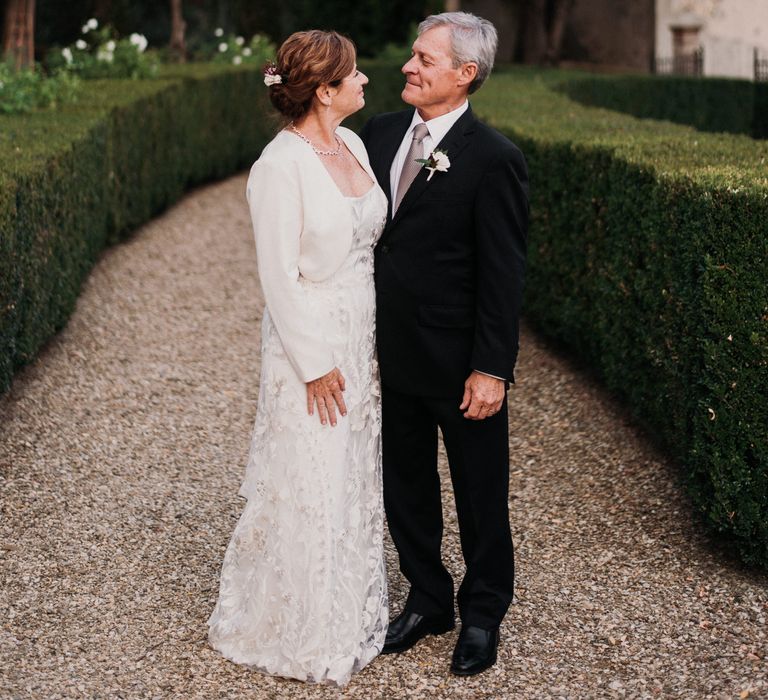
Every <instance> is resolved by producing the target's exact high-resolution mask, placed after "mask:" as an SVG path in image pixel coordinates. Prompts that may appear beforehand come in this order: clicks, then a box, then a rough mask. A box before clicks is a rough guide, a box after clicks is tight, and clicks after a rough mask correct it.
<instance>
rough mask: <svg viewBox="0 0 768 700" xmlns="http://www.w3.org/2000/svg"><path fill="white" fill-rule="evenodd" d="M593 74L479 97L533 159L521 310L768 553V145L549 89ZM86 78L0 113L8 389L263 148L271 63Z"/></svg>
mask: <svg viewBox="0 0 768 700" xmlns="http://www.w3.org/2000/svg"><path fill="white" fill-rule="evenodd" d="M361 63H362V65H361V68H362V70H364V71H365V72H366V73H367V75H368V76H369V78H370V80H371V82H370V84H369V86H368V87H367V88H366V102H367V104H366V108H365V110H363V112H362V113H360V114H358V115H355V117H354V118H352V119H350V120H349V121H348V122H345V124H346V125H348V126H351V127H353V128H359V127H360V126H361V125H362V123H363V122H364V120H365V119H366V118H367V116H368V115H370V114H372V113H376V112H381V111H387V110H396V109H401V108H402V107H403V104H402V103H401V102H400V100H399V93H400V90H401V89H402V85H403V77H402V75H401V74H400V73H399V70H398V68H399V67H398V66H392V65H383V64H377V63H372V62H361ZM579 77H583V74H576V73H565V72H547V73H540V72H538V71H532V70H514V71H503V70H502V71H500V72H498V73H497V74H496V75H494V77H493V78H492V79H491V80H490V81H489V83H488V85H487V86H485V87H484V88H483V89H482V90H481V91H480V92H479V93H477V95H475V96H473V98H472V103H473V106H474V109H475V110H476V112H477V113H478V115H479V116H480V117H481V118H483V119H485V120H486V121H487V122H489V123H490V124H492V125H493V126H495V127H497V128H498V129H500V130H501V131H503V132H504V133H506V134H508V135H509V137H510V138H511V139H512V140H513V141H515V142H516V143H517V144H518V145H519V146H520V147H521V148H522V150H523V152H524V153H525V155H526V158H527V160H528V164H529V170H530V173H531V192H532V200H531V230H530V244H529V262H528V275H527V283H526V290H527V291H526V300H525V305H524V311H525V314H526V316H527V317H528V318H529V319H530V320H531V321H532V322H533V323H534V324H535V325H536V327H537V328H539V329H540V330H542V331H543V332H544V333H545V334H547V335H548V336H549V337H551V338H553V339H556V340H557V341H559V342H561V343H563V344H565V345H566V346H567V347H569V348H571V350H572V351H574V352H575V353H576V354H577V355H578V356H580V357H581V358H583V359H584V360H586V361H587V362H588V363H589V364H590V365H591V366H592V367H593V368H594V370H595V372H596V373H597V375H598V376H599V377H600V378H602V380H603V381H604V382H605V384H606V385H607V386H608V388H609V389H611V390H612V391H613V392H615V393H616V395H618V396H619V397H621V398H622V399H623V400H624V401H625V402H626V403H627V405H628V406H629V407H630V409H631V410H632V412H633V414H634V415H635V417H636V418H637V420H638V421H639V422H640V423H641V424H642V425H644V426H645V427H646V428H647V430H648V432H649V434H650V435H651V436H653V437H654V438H655V439H656V440H657V441H658V442H659V443H660V444H661V445H663V446H664V447H665V448H666V450H667V451H668V452H669V454H671V455H672V456H673V457H675V458H676V459H677V460H678V461H679V462H680V464H681V465H683V467H684V470H685V473H686V482H687V485H688V488H689V492H690V494H691V496H692V498H693V501H694V503H695V506H696V508H697V510H698V511H699V513H700V514H701V515H702V517H703V519H704V520H705V522H707V523H708V524H709V526H710V527H711V528H713V529H714V530H716V531H718V532H721V533H725V534H727V535H728V536H729V537H730V538H731V539H732V541H733V542H734V543H735V545H736V546H737V548H738V550H739V552H740V553H741V555H742V557H743V558H744V560H745V561H747V562H749V563H751V564H757V565H760V566H762V567H768V398H767V395H768V394H767V392H766V390H765V387H766V386H768V291H767V288H766V280H768V223H766V222H768V176H767V174H766V163H767V162H768V143H767V142H763V141H755V140H752V139H750V138H748V137H746V136H738V135H728V134H707V133H702V132H700V131H697V130H695V129H693V128H690V127H686V126H680V125H675V124H670V123H668V122H660V121H653V120H641V119H637V118H633V117H631V116H628V115H626V114H620V113H617V112H615V111H608V110H606V109H599V108H591V107H587V106H584V105H582V104H579V103H577V102H574V101H572V100H571V99H569V98H568V97H567V96H566V95H564V94H562V93H560V92H558V91H557V90H556V89H555V88H556V87H557V86H558V85H562V84H563V83H564V82H566V81H568V80H573V79H576V78H579ZM87 90H88V96H87V98H83V100H81V102H80V103H79V104H78V105H77V106H67V107H65V108H63V109H62V110H60V111H58V112H57V113H55V114H52V113H33V114H32V115H30V116H28V117H26V118H25V119H24V120H21V119H20V118H18V117H0V163H2V166H1V167H0V173H2V174H0V231H2V236H0V387H4V386H7V385H8V383H9V381H10V376H11V373H12V371H13V369H14V368H15V367H17V366H19V365H20V364H22V363H24V362H26V361H29V359H31V357H32V356H33V355H34V353H35V352H36V350H37V349H38V348H39V346H40V345H41V344H42V343H43V342H44V341H45V340H46V338H48V337H49V336H50V335H51V334H52V333H53V332H55V331H56V330H57V329H58V328H60V327H61V326H62V325H63V324H64V322H65V321H66V318H67V316H68V314H69V313H70V312H71V309H72V308H73V306H74V302H75V298H76V295H77V291H78V289H79V285H80V283H81V281H82V279H83V277H84V276H85V275H86V274H87V272H88V270H89V269H90V267H91V265H92V264H93V261H94V260H95V258H96V256H97V255H98V252H99V250H101V248H102V247H103V245H105V244H107V243H109V242H111V241H114V240H118V239H119V238H120V237H122V236H124V235H126V234H127V233H129V232H130V231H131V230H132V229H133V228H135V227H136V226H138V225H139V224H140V223H142V222H143V221H145V220H146V219H147V218H149V217H150V216H152V215H153V214H154V213H156V212H157V211H159V210H160V209H162V207H164V206H167V205H168V204H169V203H170V202H172V201H173V200H174V199H175V198H176V197H177V196H178V195H179V194H180V193H181V192H182V190H183V189H184V187H186V186H188V185H190V184H194V183H197V182H202V181H205V180H207V179H211V178H216V177H222V176H224V175H226V174H228V173H230V172H232V171H233V170H235V169H237V168H239V167H245V166H247V165H249V164H250V163H251V162H252V160H253V159H254V157H255V156H256V155H257V153H258V151H259V148H260V147H261V145H262V144H263V143H264V142H265V141H266V140H267V139H268V138H269V137H270V135H271V133H272V131H273V124H274V123H273V122H272V120H270V119H268V118H266V117H265V116H264V115H265V113H266V103H267V102H266V99H265V98H266V92H265V90H264V89H263V85H262V76H261V74H260V73H259V72H258V71H251V70H246V69H232V70H229V71H226V72H223V71H222V69H220V68H216V67H214V66H210V65H208V66H179V67H174V68H172V69H166V70H164V71H163V72H162V74H161V79H159V80H156V81H135V82H118V81H109V82H107V81H105V82H101V83H89V84H88V86H87ZM767 99H768V97H767V95H766V93H765V92H764V91H763V92H760V91H756V92H755V100H756V102H759V103H760V104H762V105H765V104H766V100H767ZM761 100H762V101H761ZM760 101H761V102H760ZM449 156H450V154H449Z"/></svg>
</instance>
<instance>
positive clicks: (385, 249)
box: [381, 245, 389, 254]
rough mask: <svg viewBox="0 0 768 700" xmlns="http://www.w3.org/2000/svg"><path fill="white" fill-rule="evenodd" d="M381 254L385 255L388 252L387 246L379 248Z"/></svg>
mask: <svg viewBox="0 0 768 700" xmlns="http://www.w3.org/2000/svg"><path fill="white" fill-rule="evenodd" d="M381 252H382V253H385V254H386V253H388V252H389V246H388V245H383V246H381Z"/></svg>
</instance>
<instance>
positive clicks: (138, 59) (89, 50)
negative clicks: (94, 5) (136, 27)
mask: <svg viewBox="0 0 768 700" xmlns="http://www.w3.org/2000/svg"><path fill="white" fill-rule="evenodd" d="M147 47H148V42H147V38H146V37H145V36H144V35H143V34H139V33H136V32H134V33H133V34H131V35H130V36H129V37H127V38H120V37H119V36H118V35H117V33H116V32H115V30H114V29H113V28H112V27H110V26H100V25H99V22H98V20H96V19H95V18H91V19H89V20H88V21H87V22H85V24H83V26H82V28H81V30H80V37H79V38H78V39H77V40H76V41H75V42H74V43H73V44H72V45H70V46H66V47H64V48H63V49H61V50H60V51H57V50H54V51H52V52H51V53H50V54H49V56H48V65H49V66H51V67H54V68H63V69H65V70H67V71H70V72H72V73H74V74H76V75H78V76H79V77H81V78H133V79H139V78H151V77H153V76H154V75H156V74H157V70H158V64H159V61H158V59H157V56H156V55H155V54H153V53H151V52H147Z"/></svg>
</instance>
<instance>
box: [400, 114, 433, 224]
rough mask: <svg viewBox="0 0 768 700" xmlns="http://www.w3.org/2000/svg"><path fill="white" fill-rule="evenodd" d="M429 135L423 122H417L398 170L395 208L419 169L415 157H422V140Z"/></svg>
mask: <svg viewBox="0 0 768 700" xmlns="http://www.w3.org/2000/svg"><path fill="white" fill-rule="evenodd" d="M427 136H429V129H427V125H426V124H424V123H423V122H422V123H421V124H417V125H416V126H415V127H414V129H413V141H411V147H410V148H409V149H408V153H407V154H406V156H405V162H404V163H403V169H402V171H401V172H400V181H399V182H398V183H397V196H396V197H395V209H394V211H397V208H398V207H399V206H400V202H402V201H403V197H405V193H406V192H407V191H408V188H409V187H410V186H411V183H412V182H413V181H414V180H415V179H416V176H417V175H418V174H419V170H421V168H422V165H421V163H417V162H416V159H417V158H423V157H424V147H423V146H422V141H424V139H425V138H426V137H427Z"/></svg>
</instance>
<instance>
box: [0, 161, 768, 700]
mask: <svg viewBox="0 0 768 700" xmlns="http://www.w3.org/2000/svg"><path fill="white" fill-rule="evenodd" d="M244 187H245V176H243V175H241V176H238V177H235V178H232V179H230V180H227V181H225V182H222V183H219V184H216V185H212V186H209V187H206V188H203V189H200V190H197V191H195V192H194V193H192V194H190V195H189V196H187V197H186V198H185V199H184V200H183V201H182V202H181V203H180V204H178V205H177V206H176V207H174V208H173V209H171V210H170V211H168V212H167V213H166V214H165V215H163V216H161V217H159V218H158V219H156V220H154V221H152V222H151V223H149V224H148V225H147V226H145V227H143V228H142V229H141V230H140V231H138V232H137V234H136V235H135V236H134V237H133V238H132V239H131V240H130V241H128V242H127V243H124V244H122V245H119V246H116V247H114V248H112V249H110V250H108V251H107V252H106V253H105V255H104V256H103V258H102V259H101V261H100V262H99V264H98V265H97V267H96V268H95V270H94V271H93V273H92V274H91V276H90V278H89V279H88V281H87V283H86V285H85V288H84V290H83V294H82V296H81V298H80V300H79V303H78V307H77V311H76V313H75V314H74V316H73V317H72V319H71V321H70V322H69V324H68V326H67V327H66V329H64V330H63V331H62V332H61V333H60V334H59V335H58V336H57V337H56V338H55V339H53V340H52V341H51V342H50V343H49V345H48V346H47V347H46V348H45V349H44V351H43V352H42V353H41V354H40V356H39V358H38V359H37V361H36V362H35V363H34V364H33V365H31V366H30V367H28V368H27V369H25V370H24V371H22V372H21V373H20V374H19V375H18V376H17V378H16V380H15V382H14V384H13V386H12V388H11V390H10V392H9V393H8V394H7V395H5V396H4V397H3V398H2V399H0V489H1V494H2V495H1V501H0V504H1V507H2V511H1V516H0V517H1V519H0V579H1V580H2V589H1V590H0V614H1V615H2V622H1V623H0V697H2V698H46V699H47V698H58V697H78V698H91V697H99V698H101V697H109V698H333V697H344V698H387V699H389V698H406V697H407V698H425V697H429V698H431V699H432V700H437V699H439V698H549V697H551V698H595V697H600V698H604V697H617V698H618V697H628V698H645V697H648V698H654V697H685V698H745V697H768V659H767V657H766V653H767V650H768V640H767V639H766V632H767V631H768V627H767V626H766V617H768V590H767V587H766V583H768V581H767V580H766V577H765V576H764V575H760V574H758V573H755V572H750V571H747V570H745V569H744V568H743V567H742V566H741V565H740V564H739V563H738V562H737V561H736V560H735V559H733V558H732V557H731V556H730V554H729V552H727V551H723V550H722V549H721V548H718V547H717V546H716V545H714V544H713V543H712V542H710V541H709V540H708V539H707V538H706V537H705V536H703V535H702V534H701V533H700V531H699V530H700V528H698V527H697V526H696V524H695V522H693V520H692V516H691V508H690V505H689V503H688V502H687V500H686V499H685V497H684V496H683V495H681V488H680V487H679V485H678V476H677V472H676V470H675V468H674V466H673V465H671V464H670V463H669V462H668V461H666V460H665V459H664V457H663V456H661V455H660V454H658V453H657V452H656V451H655V450H654V449H653V448H652V447H651V446H649V444H648V442H647V440H646V439H645V438H644V437H643V436H642V435H641V434H640V433H639V432H638V431H637V430H636V429H634V428H633V427H632V426H631V424H630V422H629V421H628V420H627V418H626V416H625V414H624V413H623V411H622V410H621V409H620V407H618V406H617V405H616V404H615V403H614V402H613V401H612V399H611V398H610V397H609V396H607V395H606V394H605V392H604V391H602V390H601V389H600V388H599V387H598V386H596V385H595V383H594V381H593V380H591V379H590V377H589V376H588V375H587V374H585V373H584V372H582V371H581V370H579V369H578V368H576V367H574V366H573V365H572V364H571V363H570V362H569V361H568V360H567V359H565V358H563V357H562V356H561V355H559V354H557V353H556V352H554V351H553V350H552V349H551V348H548V347H547V346H546V345H545V343H544V342H543V341H542V340H541V339H540V338H538V337H537V336H536V335H534V334H533V333H532V332H531V331H530V330H529V329H524V333H523V338H522V353H521V357H520V364H519V379H518V384H517V385H516V386H515V387H514V388H513V390H512V392H511V410H510V414H511V425H510V443H511V448H512V465H511V466H512V475H511V484H510V486H511V501H510V504H511V518H512V530H513V533H514V538H515V544H516V547H517V566H518V579H517V580H518V587H517V596H516V600H515V602H514V604H513V606H512V607H511V609H510V612H509V614H508V615H507V618H506V620H505V623H504V626H503V628H502V644H501V647H500V650H499V661H498V664H497V665H496V666H495V667H494V668H493V669H491V670H489V671H488V672H486V673H484V674H481V675H479V676H476V677H473V678H469V679H459V678H454V677H452V676H451V675H450V674H449V673H448V664H449V661H450V654H451V651H452V648H453V643H454V642H455V639H456V633H455V632H453V633H451V634H448V635H445V636H443V637H439V638H428V639H427V640H425V641H424V642H422V643H420V644H419V645H418V646H417V647H415V648H414V649H412V650H411V651H409V652H408V653H406V654H402V655H399V656H388V657H381V658H379V659H377V660H376V661H375V662H374V663H373V664H371V665H370V666H369V667H368V668H367V669H365V670H364V671H363V672H362V673H360V674H359V675H357V676H355V677H354V678H353V680H352V682H351V683H350V685H349V686H347V688H346V689H345V690H343V691H340V690H338V689H335V688H330V687H318V686H307V685H304V684H301V683H298V682H294V681H286V680H281V679H275V678H269V677H265V676H262V675H260V674H258V673H255V672H252V671H249V670H248V669H246V668H243V667H240V666H237V665H235V664H232V663H230V662H229V661H226V660H225V659H223V658H222V657H221V656H219V655H218V654H217V653H216V652H214V651H213V650H211V649H210V648H209V647H208V645H207V641H206V631H207V630H206V625H205V623H206V620H207V617H208V615H209V614H210V611H211V609H212V607H213V604H214V602H215V599H216V595H217V590H218V574H219V567H220V565H221V560H222V555H223V553H224V548H225V546H226V544H227V542H228V540H229V537H230V535H231V532H232V528H233V526H234V524H235V521H236V518H237V517H238V515H239V513H240V510H241V508H242V506H243V503H244V502H243V501H242V499H240V498H239V497H238V496H237V489H238V487H239V484H240V479H241V477H242V473H243V468H244V465H245V458H246V455H247V449H248V443H249V437H250V430H251V424H252V421H253V417H254V411H255V406H256V397H257V391H258V370H259V365H258V361H259V359H258V345H259V319H260V314H261V302H260V297H259V290H258V281H257V278H256V273H255V258H254V250H253V243H252V238H251V231H250V222H249V218H248V212H247V209H246V206H245V200H244ZM441 468H442V469H443V475H445V463H444V460H443V461H442V467H441ZM446 518H447V523H446V538H445V556H446V559H447V561H448V562H450V566H451V568H452V570H453V571H454V573H455V574H456V575H457V576H459V575H460V573H461V569H462V566H461V561H460V556H459V548H458V541H457V532H456V523H455V515H454V510H453V504H452V502H451V501H450V499H449V498H446ZM388 562H389V571H390V597H391V602H392V607H393V609H399V606H400V604H401V602H402V600H403V597H404V593H405V589H404V584H403V581H402V579H401V577H400V575H399V573H398V571H397V567H396V560H395V558H394V556H393V551H392V548H391V545H388Z"/></svg>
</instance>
